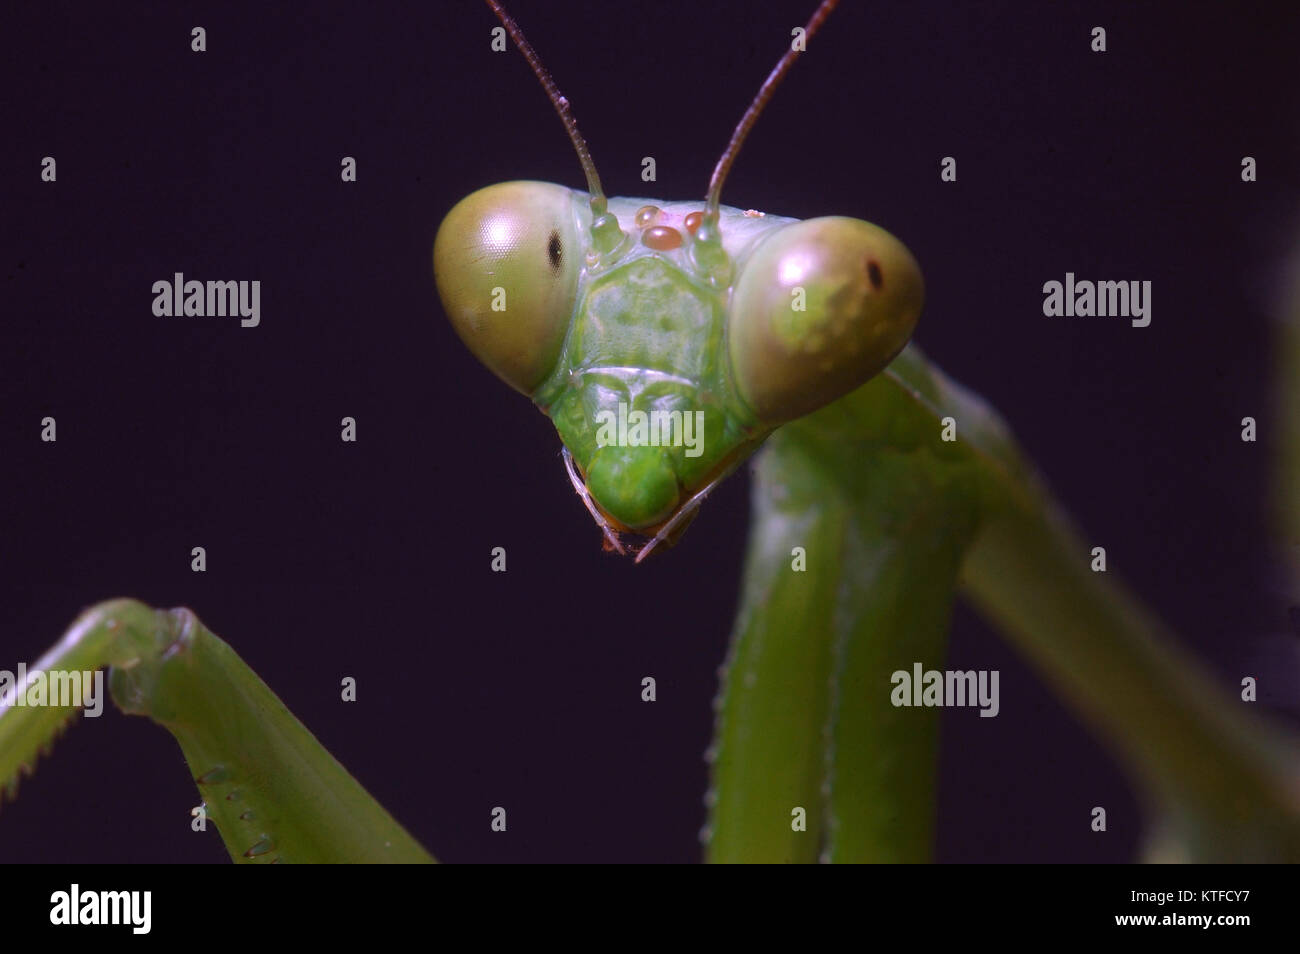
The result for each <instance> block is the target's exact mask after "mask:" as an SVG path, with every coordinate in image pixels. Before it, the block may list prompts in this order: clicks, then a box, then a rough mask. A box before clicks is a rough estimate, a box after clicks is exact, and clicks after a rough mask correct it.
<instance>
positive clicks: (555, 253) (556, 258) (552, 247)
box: [546, 229, 564, 272]
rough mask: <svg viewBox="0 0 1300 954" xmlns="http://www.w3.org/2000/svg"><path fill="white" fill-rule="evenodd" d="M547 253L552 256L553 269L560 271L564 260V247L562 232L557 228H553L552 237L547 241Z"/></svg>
mask: <svg viewBox="0 0 1300 954" xmlns="http://www.w3.org/2000/svg"><path fill="white" fill-rule="evenodd" d="M546 254H547V255H549V256H550V257H551V270H552V271H556V272H558V271H559V270H560V263H561V262H563V261H564V247H563V246H562V245H560V233H559V232H558V231H556V230H555V229H552V230H551V239H550V241H549V242H547V243H546Z"/></svg>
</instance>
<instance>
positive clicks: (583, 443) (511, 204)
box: [433, 0, 924, 560]
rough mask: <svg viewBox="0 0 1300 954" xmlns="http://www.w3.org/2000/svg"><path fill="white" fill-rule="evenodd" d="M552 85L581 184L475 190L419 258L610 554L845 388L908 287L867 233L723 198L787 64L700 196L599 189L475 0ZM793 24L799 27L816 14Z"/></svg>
mask: <svg viewBox="0 0 1300 954" xmlns="http://www.w3.org/2000/svg"><path fill="white" fill-rule="evenodd" d="M488 3H489V6H491V7H492V8H493V9H494V10H495V11H496V12H497V14H498V16H499V17H500V18H501V21H502V23H503V24H505V26H506V29H507V30H508V31H509V32H510V34H511V36H512V37H513V38H514V40H515V42H516V44H517V45H518V46H519V47H520V49H521V51H522V52H523V53H524V56H525V58H527V59H528V61H529V63H530V64H532V65H533V67H534V70H535V71H536V72H537V74H538V77H539V79H541V81H542V85H543V86H544V87H545V88H546V89H547V92H548V93H549V94H550V95H551V99H552V102H553V103H554V104H555V106H556V109H557V111H558V112H559V113H560V116H561V119H562V120H564V123H565V127H566V129H568V131H569V133H570V138H571V139H572V140H573V142H574V146H575V148H576V150H577V152H578V156H579V159H580V161H581V162H582V165H583V169H584V171H585V172H586V175H587V186H588V188H587V192H585V193H584V192H578V191H575V190H572V189H568V188H565V187H563V186H559V185H555V184H552V183H545V182H506V183H499V184H497V185H492V186H488V187H486V188H484V189H480V190H479V191H477V192H475V193H473V194H472V195H470V196H468V197H467V198H465V199H463V200H462V201H461V202H459V203H458V204H457V205H456V206H455V207H453V208H452V210H451V211H450V212H449V213H448V214H447V216H446V218H445V219H444V220H443V222H442V225H441V226H440V227H439V229H438V234H437V237H436V239H435V240H434V247H433V267H434V276H435V280H436V282H437V286H438V292H439V295H440V296H441V299H442V302H443V305H444V307H445V309H446V311H447V314H448V316H449V317H450V319H451V322H452V325H453V327H454V328H455V330H456V332H457V334H458V335H459V336H460V338H461V339H462V340H463V341H464V342H465V344H466V345H467V346H468V347H469V348H470V350H471V351H472V352H473V353H474V354H475V355H476V356H477V357H478V358H479V360H481V361H482V362H483V363H484V364H485V365H487V367H488V368H489V369H490V370H491V371H492V372H493V373H495V374H496V375H497V376H498V377H500V378H501V379H502V380H504V381H505V382H506V383H507V384H509V385H510V386H511V387H513V388H515V389H516V390H519V391H521V392H523V393H524V394H527V395H528V396H529V397H531V398H532V399H533V400H534V401H535V402H536V403H537V404H538V405H539V406H540V407H541V408H542V409H543V410H544V411H545V412H546V413H547V414H549V415H550V417H551V418H552V420H553V421H554V422H555V425H556V428H557V430H558V431H559V433H560V437H561V440H562V441H563V443H564V448H565V450H564V455H565V462H566V465H567V467H568V470H569V474H570V477H571V478H572V480H573V483H574V487H575V489H576V490H577V492H578V494H579V496H580V497H581V498H582V499H583V501H584V503H585V504H586V505H587V508H588V509H589V510H590V512H591V513H592V516H593V517H594V518H595V519H596V521H597V523H598V524H599V525H600V526H601V527H602V529H603V530H604V532H605V539H606V545H607V548H609V549H614V550H618V551H619V552H624V551H625V549H626V548H631V547H634V544H632V543H631V542H630V541H629V537H641V538H649V542H648V543H647V544H646V545H644V546H643V547H641V548H640V551H639V553H638V560H639V559H641V558H643V557H644V556H646V555H647V554H648V553H649V552H650V551H651V550H652V549H654V548H655V547H656V546H657V545H659V544H661V543H668V544H671V543H672V542H675V540H676V539H677V537H678V536H679V535H680V533H681V532H682V530H684V529H685V526H686V525H687V524H688V523H689V522H690V519H691V518H692V517H693V516H694V513H695V510H696V508H697V507H698V505H699V503H700V501H701V500H702V499H703V497H704V495H705V494H707V493H708V491H709V490H710V489H711V488H712V487H713V486H714V485H715V484H716V483H717V482H718V481H719V480H721V479H722V478H723V477H725V476H726V475H727V474H728V473H730V472H731V471H732V470H733V469H734V468H735V467H736V466H737V465H738V464H739V463H740V462H741V461H743V460H744V459H745V458H746V457H747V456H748V455H749V454H750V453H752V452H753V451H754V450H755V449H756V448H757V447H758V446H759V444H760V443H761V442H762V440H763V439H764V438H765V437H766V436H767V434H769V433H770V432H771V431H772V430H773V429H774V428H776V427H778V426H779V425H781V424H783V423H785V422H787V421H790V420H793V419H795V418H798V417H802V416H803V415H805V414H808V413H811V412H812V411H814V410H816V409H818V408H820V407H822V406H824V405H826V404H829V403H830V402H832V401H834V400H836V399H838V398H840V397H842V396H844V395H845V394H848V393H849V392H850V391H853V390H855V389H856V388H857V387H859V386H860V385H862V384H863V383H865V382H866V381H867V380H868V379H870V378H871V377H873V376H874V375H875V374H877V373H878V372H879V371H881V370H882V369H883V368H884V367H885V366H886V365H887V364H888V363H889V362H890V361H891V360H892V359H893V358H894V356H895V355H897V354H898V352H899V351H901V350H902V349H903V347H904V346H905V345H906V343H907V341H908V339H909V338H910V337H911V334H912V331H913V329H914V327H915V325H916V321H917V319H918V317H919V315H920V312H921V307H922V304H923V301H924V283H923V281H922V278H921V271H920V267H919V266H918V265H917V263H916V260H915V259H914V258H913V257H912V255H911V253H910V252H909V251H908V250H907V248H906V246H904V245H903V243H902V242H900V241H899V240H898V239H896V238H895V237H894V236H893V235H891V234H890V233H888V232H886V231H885V230H884V229H882V228H880V227H878V226H875V225H872V224H871V223H869V222H864V221H862V220H860V219H853V218H847V217H842V216H827V217H822V218H815V219H809V220H807V221H797V220H794V219H787V218H783V217H779V216H765V215H762V214H760V213H757V212H752V211H748V212H742V211H740V210H738V209H731V208H727V207H725V206H722V205H721V204H720V201H719V199H720V193H721V187H722V182H723V180H724V179H725V176H726V173H727V171H728V170H729V168H730V165H731V162H732V160H733V159H734V158H735V155H736V153H737V152H738V150H739V148H740V145H741V142H742V141H743V139H744V137H745V136H746V135H747V133H748V131H749V129H750V127H751V126H752V125H753V122H754V120H755V119H756V118H757V116H758V113H759V112H760V111H761V109H762V107H763V105H764V104H765V103H766V101H767V99H768V97H770V95H771V93H772V90H773V89H774V88H775V85H776V83H777V82H778V81H779V80H780V78H781V77H782V76H783V75H784V74H785V72H786V71H787V70H788V69H789V66H790V65H791V63H792V62H793V57H794V55H795V54H794V52H793V51H790V52H787V53H786V55H785V56H783V57H782V59H781V61H780V62H779V63H778V64H777V66H776V68H775V69H774V70H773V72H772V74H771V75H770V76H769V77H768V80H767V81H766V82H765V83H764V84H763V87H762V88H761V89H760V91H759V94H758V96H757V97H756V98H755V100H754V103H753V104H751V106H750V108H749V110H747V111H746V113H745V116H744V117H743V118H742V120H741V122H740V124H739V125H738V126H737V129H736V131H735V132H734V133H733V135H732V139H731V142H730V143H729V145H728V147H727V149H726V151H725V152H724V153H723V156H722V158H721V159H720V160H719V162H718V164H717V167H716V168H715V169H714V172H713V177H712V179H711V181H710V187H709V192H708V196H707V198H706V200H705V201H704V202H703V203H684V202H683V203H658V202H652V201H650V200H643V199H618V198H616V199H612V200H610V199H606V197H605V195H604V192H603V190H602V189H601V186H600V180H599V177H598V176H597V174H596V170H595V166H594V164H593V163H592V161H591V158H590V155H589V153H588V151H587V147H586V143H585V141H584V140H583V139H582V137H581V135H580V134H579V133H578V130H577V124H576V122H575V121H574V120H573V117H572V114H571V113H570V111H569V105H568V101H567V100H565V99H564V98H563V97H562V96H560V95H559V93H558V90H556V89H555V87H554V83H553V82H552V81H551V79H550V77H549V75H547V74H546V72H545V70H544V69H542V67H541V65H540V62H539V61H538V60H537V57H536V54H534V53H533V51H532V49H531V47H530V46H528V44H527V41H526V40H525V39H524V38H523V35H522V33H521V32H520V31H519V29H518V27H517V26H516V25H515V23H514V21H513V20H511V19H510V18H509V16H508V15H507V14H506V13H505V12H504V11H503V10H501V9H500V6H499V5H498V4H497V3H496V2H495V0H488ZM833 6H834V2H833V0H826V2H823V3H822V5H821V6H820V7H819V8H818V10H817V12H816V13H815V14H814V15H813V18H812V20H810V21H809V24H808V26H807V27H806V28H805V29H806V34H807V35H808V36H811V35H812V33H813V32H814V31H815V30H816V28H817V27H818V26H819V25H820V23H821V20H822V19H824V17H825V16H826V14H827V13H829V11H830V9H831V8H832V7H833Z"/></svg>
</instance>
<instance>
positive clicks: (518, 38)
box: [487, 0, 811, 217]
mask: <svg viewBox="0 0 1300 954" xmlns="http://www.w3.org/2000/svg"><path fill="white" fill-rule="evenodd" d="M487 5H488V6H489V7H491V8H492V12H493V13H495V14H496V15H497V19H498V20H500V21H501V25H502V26H504V27H505V28H506V32H507V33H509V34H510V39H512V40H514V43H515V46H517V47H519V52H520V53H522V54H523V55H524V59H526V60H527V61H528V65H529V66H531V67H532V68H533V72H534V73H536V74H537V79H538V81H539V82H541V84H542V89H544V90H546V95H547V96H549V97H550V98H551V103H552V104H553V105H554V106H555V111H556V112H557V113H559V114H560V121H561V122H562V123H564V128H565V129H566V130H567V131H568V133H569V139H571V140H572V141H573V148H574V149H575V150H576V151H577V153H578V161H579V162H581V163H582V171H583V172H584V173H586V175H587V192H589V193H590V194H591V211H592V214H593V215H594V216H597V217H598V216H601V215H604V214H605V209H606V204H605V191H604V190H603V189H602V188H601V187H600V175H599V174H597V172H596V164H595V163H594V162H592V161H591V152H590V151H588V149H587V140H585V139H583V138H582V133H580V132H579V131H578V120H576V119H575V118H574V117H573V110H572V109H570V108H569V101H568V99H566V98H565V96H564V94H563V93H561V92H560V88H559V87H558V86H556V85H555V80H553V79H551V74H550V73H548V72H547V71H546V67H545V66H543V65H542V60H541V58H540V57H539V56H538V55H537V53H536V51H534V50H533V47H532V44H531V43H529V42H528V39H527V37H525V36H524V31H523V30H521V29H519V24H518V23H516V22H515V21H514V18H513V17H511V16H510V14H508V13H506V11H505V9H504V8H502V6H501V4H499V3H498V2H497V0H487ZM810 32H811V31H810ZM715 174H716V173H715Z"/></svg>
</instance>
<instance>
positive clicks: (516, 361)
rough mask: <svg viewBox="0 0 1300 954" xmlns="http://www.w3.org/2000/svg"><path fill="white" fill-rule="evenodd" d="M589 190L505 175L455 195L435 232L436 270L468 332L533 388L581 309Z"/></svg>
mask: <svg viewBox="0 0 1300 954" xmlns="http://www.w3.org/2000/svg"><path fill="white" fill-rule="evenodd" d="M584 200H585V196H581V195H580V194H579V193H575V192H573V191H572V190H571V189H566V188H564V187H563V186H558V185H553V184H551V183H549V182H503V183H500V184H498V185H492V186H488V187H487V188H485V189H480V190H478V191H477V192H475V193H473V194H472V195H470V196H468V197H467V198H465V199H462V200H461V201H460V202H459V203H457V204H456V206H455V207H454V208H452V210H451V211H450V212H448V213H447V217H446V218H445V219H443V220H442V225H441V226H439V227H438V235H437V237H436V238H435V239H434V242H433V276H434V281H435V282H436V283H437V286H438V295H439V296H440V297H441V299H442V304H443V307H444V308H445V309H446V310H447V316H448V317H449V318H450V319H451V323H452V326H453V327H454V328H455V329H456V333H457V334H458V335H459V336H460V339H461V340H462V341H464V342H465V344H466V345H467V346H468V347H469V349H470V351H472V352H474V354H475V356H477V357H478V359H479V360H480V361H482V362H483V363H484V364H485V365H487V366H488V368H489V369H491V370H492V372H493V373H494V374H496V375H497V376H498V377H499V378H501V379H502V380H503V381H505V382H506V383H507V384H509V385H510V386H511V387H513V388H515V389H517V390H519V391H523V392H524V393H525V394H531V393H532V392H533V391H535V390H536V389H537V388H538V387H539V386H540V385H541V383H542V382H543V381H545V380H546V378H547V377H548V376H549V375H550V373H551V372H552V371H553V370H554V368H555V365H556V362H557V361H558V360H559V356H560V350H561V349H562V348H563V346H564V339H565V336H566V335H567V334H568V331H569V324H570V322H571V320H572V318H573V308H574V299H575V296H576V294H577V287H578V272H579V269H580V265H579V262H580V260H581V258H582V251H583V245H582V242H581V239H580V232H579V229H580V221H581V220H580V215H581V210H582V209H583V208H584V207H585V205H586V203H585V201H584Z"/></svg>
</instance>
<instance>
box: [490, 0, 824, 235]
mask: <svg viewBox="0 0 1300 954" xmlns="http://www.w3.org/2000/svg"><path fill="white" fill-rule="evenodd" d="M489 2H490V0H489ZM838 3H839V0H822V2H821V3H820V4H819V5H818V7H817V9H816V10H815V11H814V12H813V15H812V18H811V19H810V20H809V21H808V25H807V26H805V27H804V28H803V29H804V40H805V42H806V41H807V40H810V39H812V35H813V34H814V33H816V32H817V28H818V27H820V26H821V25H822V22H823V21H824V20H825V19H826V18H827V17H828V16H830V14H831V11H832V10H834V9H835V6H836V4H838ZM797 55H798V51H797V50H796V49H795V48H794V45H793V44H791V46H790V49H788V50H786V51H785V55H783V56H782V57H781V59H779V60H778V61H777V63H776V66H774V67H772V72H771V73H768V74H767V79H765V80H763V85H762V86H760V87H759V88H758V93H757V94H755V96H754V101H753V102H752V103H750V104H749V108H748V109H747V110H745V114H744V115H743V116H741V117H740V122H738V123H737V124H736V130H735V132H733V133H732V134H731V142H729V143H727V148H726V149H724V150H723V151H722V155H721V156H720V157H719V158H718V164H717V165H716V166H714V167H713V175H712V176H710V177H709V195H708V198H707V199H706V200H705V203H704V217H703V220H702V221H701V223H700V224H701V227H703V226H704V225H705V223H707V224H708V226H709V231H712V228H713V226H715V225H716V224H717V221H718V205H719V204H720V202H721V199H722V183H723V182H725V181H726V178H727V173H728V172H730V171H731V164H732V163H733V162H735V161H736V155H737V154H738V153H739V152H740V147H741V146H742V145H744V143H745V137H746V136H748V135H749V131H750V130H751V129H753V128H754V123H755V122H757V121H758V117H759V115H760V114H761V113H762V112H763V107H764V106H766V105H767V101H768V100H769V99H771V98H772V94H773V93H775V92H776V88H777V87H778V86H780V85H781V80H783V79H785V74H786V73H788V72H790V67H792V66H793V65H794V59H795V57H796V56H797Z"/></svg>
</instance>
